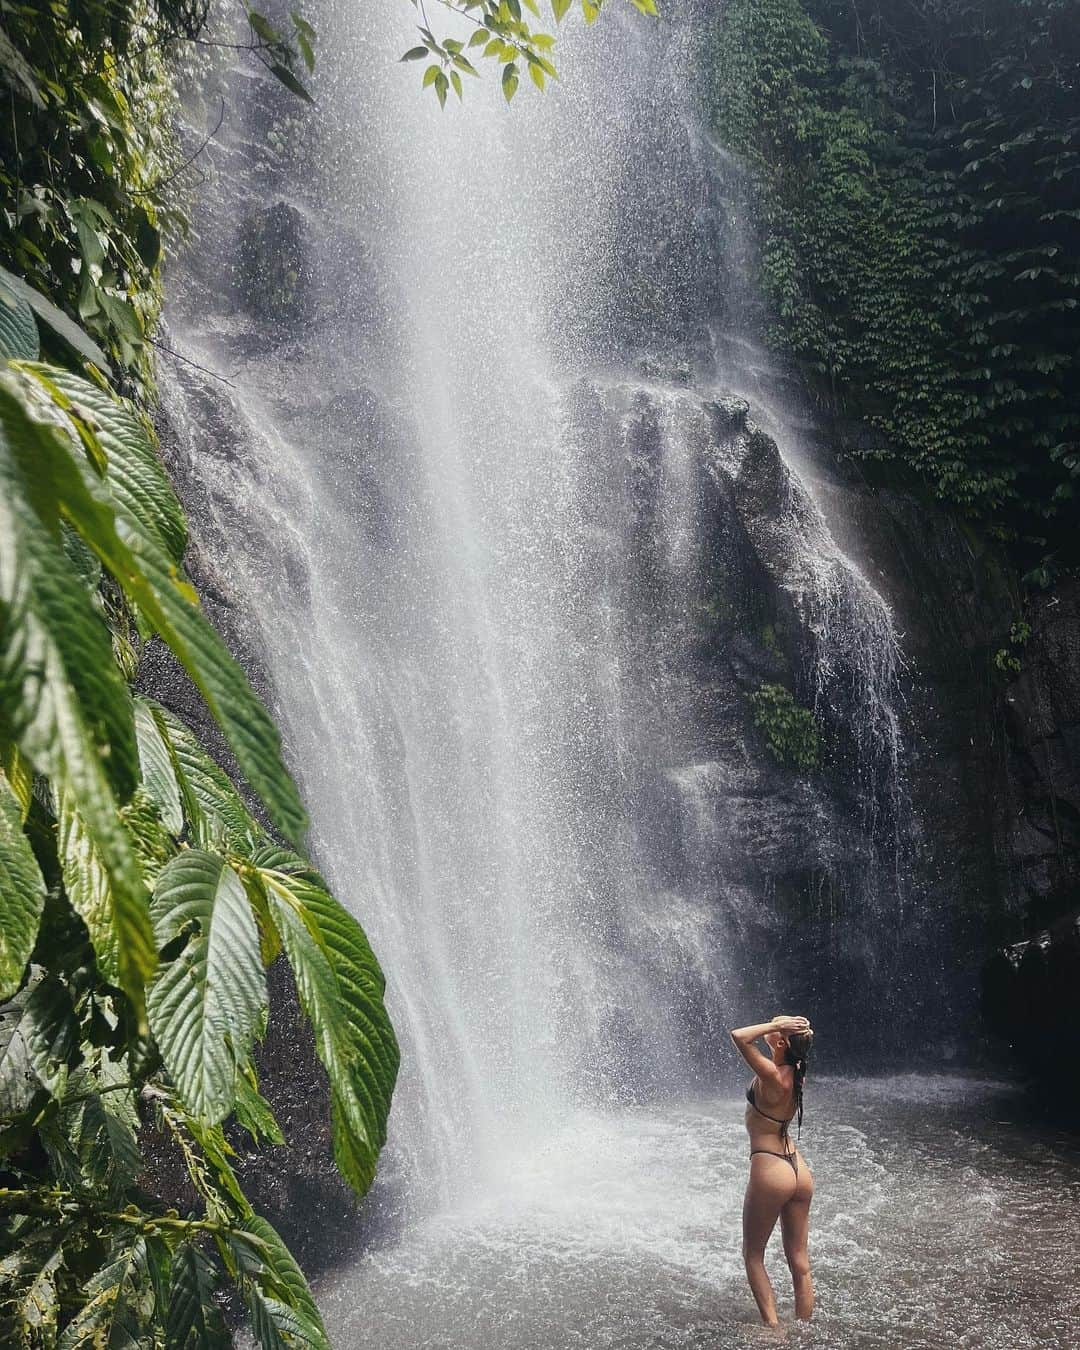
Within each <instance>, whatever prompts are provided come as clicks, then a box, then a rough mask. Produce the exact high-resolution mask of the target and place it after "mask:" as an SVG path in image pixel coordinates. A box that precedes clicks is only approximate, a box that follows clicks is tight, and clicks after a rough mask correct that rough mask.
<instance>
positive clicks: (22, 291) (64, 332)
mask: <svg viewBox="0 0 1080 1350" xmlns="http://www.w3.org/2000/svg"><path fill="white" fill-rule="evenodd" d="M0 282H3V284H4V285H5V286H6V287H7V289H8V291H9V292H11V293H12V294H14V295H16V296H18V298H19V299H20V300H22V301H23V302H24V303H25V304H27V305H29V306H30V308H31V309H32V310H33V311H34V313H35V314H36V315H37V316H38V318H39V319H40V320H41V321H42V322H43V323H45V324H47V325H48V327H49V328H51V329H52V330H53V332H54V333H56V334H57V335H58V336H59V337H61V338H63V339H64V341H65V342H66V343H67V344H68V346H69V347H74V349H75V350H76V351H77V352H78V353H79V355H80V356H85V357H86V359H87V360H88V361H90V362H92V363H93V364H94V365H95V366H97V367H98V369H99V370H101V371H103V372H104V373H105V374H106V375H111V374H112V371H111V370H110V368H109V361H108V357H106V355H105V353H104V352H103V351H102V350H101V348H100V347H99V346H98V345H97V343H96V342H92V341H91V340H90V338H88V337H87V335H86V334H85V333H84V332H83V330H82V329H81V328H80V327H79V325H78V324H76V323H73V322H72V321H71V320H70V319H69V318H68V316H67V315H66V314H65V313H64V311H63V310H61V309H57V307H56V306H55V305H54V304H53V303H52V301H51V300H46V299H45V297H44V296H43V295H42V294H41V292H40V291H35V290H34V288H33V286H29V285H27V283H26V282H25V281H23V279H22V277H17V276H15V275H14V273H12V272H8V271H7V270H6V269H5V268H3V267H0ZM36 357H37V351H36V350H35V351H34V353H33V355H32V356H30V357H29V359H30V360H34V359H35V358H36Z"/></svg>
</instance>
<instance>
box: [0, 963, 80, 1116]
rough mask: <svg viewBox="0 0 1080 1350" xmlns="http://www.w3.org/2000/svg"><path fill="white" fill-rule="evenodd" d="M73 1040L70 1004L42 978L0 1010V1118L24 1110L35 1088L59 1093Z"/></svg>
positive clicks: (56, 983)
mask: <svg viewBox="0 0 1080 1350" xmlns="http://www.w3.org/2000/svg"><path fill="white" fill-rule="evenodd" d="M78 1038H79V1024H78V1022H76V1020H75V1014H74V1011H73V1010H72V1006H71V999H70V997H69V996H68V992H67V990H66V989H65V987H64V985H63V984H62V983H61V982H60V980H58V979H57V978H56V977H55V976H51V975H48V976H46V977H45V978H44V979H42V980H38V982H37V983H36V984H35V985H34V986H33V987H32V988H27V989H22V990H20V991H19V993H18V994H16V996H15V997H14V998H13V999H12V1000H11V1001H10V1002H9V1003H8V1004H7V1005H6V1006H5V1007H4V1008H3V1009H0V1117H12V1116H15V1115H18V1113H19V1112H20V1111H23V1110H25V1109H26V1106H27V1104H28V1103H29V1101H30V1099H31V1098H32V1097H33V1095H34V1093H35V1092H37V1090H38V1088H39V1086H40V1087H43V1088H44V1089H45V1090H46V1091H47V1092H50V1093H52V1094H53V1095H54V1096H55V1095H57V1094H60V1093H62V1092H63V1090H64V1085H65V1084H66V1082H67V1062H68V1057H69V1056H70V1054H71V1051H72V1049H73V1048H74V1046H75V1044H76V1042H77V1041H78Z"/></svg>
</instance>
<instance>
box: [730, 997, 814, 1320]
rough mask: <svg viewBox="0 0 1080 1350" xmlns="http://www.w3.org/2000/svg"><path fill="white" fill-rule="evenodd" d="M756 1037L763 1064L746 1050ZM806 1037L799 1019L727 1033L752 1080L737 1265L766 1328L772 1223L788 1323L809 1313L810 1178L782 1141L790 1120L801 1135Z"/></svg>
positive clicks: (771, 1305) (771, 1301) (806, 1027)
mask: <svg viewBox="0 0 1080 1350" xmlns="http://www.w3.org/2000/svg"><path fill="white" fill-rule="evenodd" d="M759 1038H764V1040H765V1043H766V1045H767V1046H768V1047H769V1049H770V1051H771V1052H772V1058H771V1059H769V1058H768V1056H767V1055H764V1054H762V1052H761V1051H760V1050H759V1049H758V1047H757V1046H756V1045H755V1044H754V1042H755V1041H757V1040H758V1039H759ZM813 1038H814V1033H813V1031H812V1030H811V1028H810V1023H809V1022H808V1021H807V1020H806V1018H805V1017H774V1018H773V1019H772V1021H771V1022H761V1023H759V1024H758V1025H756V1026H752V1027H739V1028H738V1029H737V1030H735V1031H733V1032H732V1033H731V1039H732V1041H734V1043H735V1048H736V1049H737V1050H738V1052H739V1054H740V1055H742V1057H743V1059H745V1060H746V1062H747V1064H749V1065H750V1067H751V1068H752V1069H753V1071H754V1081H753V1082H752V1083H751V1084H750V1086H749V1087H748V1088H747V1089H746V1103H747V1105H746V1129H747V1132H748V1133H749V1135H750V1180H749V1182H748V1183H747V1187H746V1197H745V1199H744V1200H743V1261H744V1262H745V1263H746V1277H747V1279H748V1280H749V1281H750V1288H751V1290H752V1291H753V1294H754V1300H755V1302H756V1303H757V1305H758V1312H760V1313H761V1320H762V1321H763V1322H764V1323H765V1324H766V1326H771V1327H774V1326H777V1325H778V1320H777V1316H776V1298H775V1297H774V1295H773V1287H772V1285H771V1284H770V1283H769V1277H768V1275H767V1274H766V1273H765V1248H766V1246H767V1245H768V1241H769V1238H770V1237H771V1236H772V1231H773V1229H774V1228H775V1227H776V1220H777V1219H778V1218H779V1220H780V1231H781V1232H782V1233H783V1235H784V1255H785V1256H786V1257H787V1263H788V1269H789V1270H790V1271H791V1279H792V1283H793V1284H794V1286H795V1316H796V1317H800V1318H808V1317H809V1316H810V1315H811V1313H812V1312H813V1311H814V1285H813V1281H812V1280H811V1278H810V1258H809V1256H808V1255H807V1251H806V1237H807V1231H808V1229H809V1225H810V1201H811V1199H812V1198H813V1194H814V1178H813V1177H812V1176H811V1175H810V1169H809V1167H807V1165H806V1163H805V1161H804V1160H803V1156H802V1154H801V1153H800V1152H799V1150H798V1148H797V1146H796V1145H795V1143H794V1141H793V1140H792V1139H791V1138H790V1137H789V1135H788V1126H789V1125H790V1124H791V1122H792V1121H793V1120H795V1119H796V1117H798V1122H799V1128H800V1130H801V1128H802V1085H803V1080H804V1078H805V1077H806V1058H807V1055H808V1054H809V1052H810V1042H811V1041H812V1040H813Z"/></svg>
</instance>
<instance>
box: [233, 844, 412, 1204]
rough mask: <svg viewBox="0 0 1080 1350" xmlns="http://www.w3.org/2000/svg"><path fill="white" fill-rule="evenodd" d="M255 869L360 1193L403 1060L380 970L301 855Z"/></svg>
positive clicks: (338, 1153) (265, 860)
mask: <svg viewBox="0 0 1080 1350" xmlns="http://www.w3.org/2000/svg"><path fill="white" fill-rule="evenodd" d="M256 866H257V868H258V871H259V876H260V877H261V879H262V882H263V885H264V887H265V889H266V895H267V900H268V903H269V907H270V912H271V914H272V916H273V918H274V922H275V924H276V926H277V929H278V932H279V934H280V935H281V941H282V945H283V946H284V948H285V954H286V956H287V957H288V959H289V964H290V965H291V966H292V970H293V975H294V977H295V979H296V987H297V992H298V993H299V995H300V1002H301V1004H302V1006H303V1008H304V1011H305V1013H306V1014H307V1016H308V1018H309V1020H310V1021H311V1024H312V1027H313V1029H314V1032H315V1048H316V1051H317V1053H318V1055H319V1058H320V1059H321V1060H322V1063H323V1065H324V1066H325V1068H326V1071H327V1074H328V1075H329V1078H330V1088H331V1110H332V1122H333V1133H334V1157H335V1159H336V1160H337V1164H338V1167H339V1169H340V1171H341V1173H342V1175H343V1176H344V1177H345V1179H346V1180H347V1181H348V1182H349V1184H350V1185H351V1186H353V1188H354V1189H355V1190H356V1191H357V1192H358V1193H359V1194H361V1195H362V1194H364V1192H365V1191H366V1190H367V1189H368V1187H369V1186H370V1185H371V1182H372V1180H373V1178H374V1175H375V1164H376V1161H377V1159H378V1155H379V1150H380V1149H381V1148H382V1145H383V1143H384V1142H385V1140H386V1120H387V1116H388V1115H389V1111H390V1098H391V1095H392V1093H393V1089H394V1083H395V1080H396V1077H397V1069H398V1060H399V1052H398V1047H397V1041H396V1038H395V1036H394V1031H393V1027H392V1026H391V1024H390V1019H389V1017H388V1016H387V1013H386V1009H385V1006H384V1004H383V1001H382V993H383V977H382V972H381V971H380V970H379V966H378V963H377V962H376V960H375V957H374V955H373V954H372V952H371V948H370V947H369V946H368V944H367V940H366V938H365V937H364V934H363V930H362V929H361V928H360V925H359V924H358V923H357V922H356V920H355V919H353V918H352V916H351V915H350V914H348V912H347V911H346V910H344V909H343V908H342V906H341V905H339V904H338V902H337V901H336V900H334V899H333V897H332V896H330V895H329V894H328V893H327V892H326V891H325V890H324V889H323V888H322V887H321V886H319V885H317V884H315V883H314V882H313V881H312V880H311V877H312V875H313V874H312V873H311V872H310V870H309V869H307V868H306V867H305V865H304V864H303V863H302V862H300V860H299V859H296V858H295V855H288V854H285V853H284V852H278V853H276V854H274V853H273V852H272V851H267V852H266V853H264V854H261V855H257V858H256Z"/></svg>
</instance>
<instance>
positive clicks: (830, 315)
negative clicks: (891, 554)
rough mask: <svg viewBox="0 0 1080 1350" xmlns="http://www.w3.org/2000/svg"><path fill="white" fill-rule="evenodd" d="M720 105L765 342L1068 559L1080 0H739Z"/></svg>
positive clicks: (1015, 539) (1078, 420)
mask: <svg viewBox="0 0 1080 1350" xmlns="http://www.w3.org/2000/svg"><path fill="white" fill-rule="evenodd" d="M715 33H716V47H715V52H714V57H713V60H712V62H711V66H712V70H713V72H714V78H713V85H712V88H711V89H710V91H709V101H710V106H711V110H712V114H713V116H714V118H715V123H716V126H717V128H718V131H719V134H720V137H721V138H722V139H723V140H724V141H725V142H726V143H727V144H728V145H729V146H731V148H732V149H734V150H735V151H737V152H738V154H739V155H740V156H741V157H742V159H743V162H744V164H745V165H746V168H747V176H748V181H749V188H750V194H751V199H752V201H753V204H754V208H755V210H756V213H757V216H758V220H759V222H760V226H761V231H762V247H761V255H760V260H759V269H760V280H761V284H762V287H763V289H764V292H765V295H766V298H767V301H768V304H769V317H768V321H767V323H768V331H767V338H768V340H769V341H770V342H771V344H772V345H773V346H774V347H775V348H777V349H778V350H780V351H783V352H785V353H787V354H789V355H790V356H791V357H793V358H794V359H795V360H796V361H797V362H798V364H799V366H800V367H801V369H802V371H803V372H804V374H805V375H806V376H807V379H808V382H809V384H810V387H811V389H812V390H813V392H814V393H815V395H816V397H817V398H818V400H819V401H820V403H821V404H822V405H824V406H825V407H826V408H829V409H831V410H834V411H840V412H843V413H847V414H853V415H854V416H856V417H858V418H861V419H863V423H864V424H865V423H866V422H869V423H870V424H871V425H872V426H873V427H874V428H876V430H877V432H878V433H879V434H878V436H877V437H876V438H875V440H874V443H873V445H872V446H871V447H869V448H868V447H867V445H866V444H865V442H862V443H857V442H856V441H855V440H854V439H852V440H851V441H850V442H849V443H848V444H847V445H846V447H842V448H847V449H848V450H849V451H850V452H851V453H852V454H857V455H861V456H864V457H865V456H868V455H869V456H873V457H877V458H882V459H886V460H890V461H891V462H892V464H893V465H894V466H895V468H894V470H893V472H896V471H898V470H905V471H912V472H914V473H915V474H916V475H918V476H919V477H920V478H921V479H922V480H923V481H924V482H925V483H926V484H927V485H928V486H929V487H930V488H931V489H932V490H933V492H934V493H936V494H937V495H938V496H939V497H941V498H943V499H944V500H945V501H947V502H948V503H950V504H952V505H953V506H955V507H958V508H959V509H960V511H961V512H962V513H963V514H965V515H967V516H969V517H971V518H973V519H974V520H978V521H981V522H982V527H983V528H986V529H988V530H990V531H992V532H993V533H995V534H997V535H999V536H1000V537H1002V538H1004V539H1005V540H1007V541H1008V543H1009V545H1010V547H1011V549H1012V550H1013V553H1014V556H1015V558H1016V559H1017V561H1018V562H1019V563H1020V564H1021V570H1023V571H1026V573H1027V577H1028V580H1029V582H1031V583H1033V584H1040V585H1048V584H1050V583H1051V581H1052V579H1053V576H1054V575H1055V573H1056V572H1057V571H1059V570H1061V569H1063V568H1069V567H1075V566H1076V564H1077V562H1078V560H1080V553H1078V551H1077V549H1078V546H1077V534H1076V529H1075V522H1076V499H1077V490H1078V487H1080V378H1078V374H1080V372H1078V368H1077V348H1078V337H1080V0H729V3H727V4H726V5H725V6H724V7H723V10H722V11H721V13H720V16H719V18H718V20H717V23H716V29H715Z"/></svg>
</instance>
